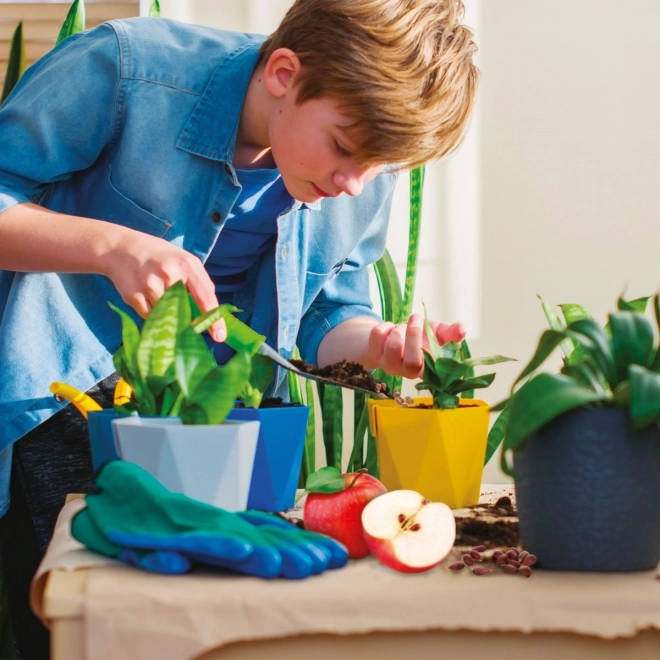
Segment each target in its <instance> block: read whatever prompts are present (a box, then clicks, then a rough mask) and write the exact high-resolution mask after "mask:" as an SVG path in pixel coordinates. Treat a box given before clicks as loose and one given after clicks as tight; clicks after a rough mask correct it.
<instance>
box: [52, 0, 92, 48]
mask: <svg viewBox="0 0 660 660" xmlns="http://www.w3.org/2000/svg"><path fill="white" fill-rule="evenodd" d="M84 29H85V0H74V1H73V3H72V5H71V7H69V11H68V13H67V15H66V18H65V19H64V23H63V24H62V28H61V29H60V33H59V35H58V36H57V41H56V42H55V45H56V46H59V44H60V43H62V42H63V41H64V40H65V39H66V38H67V37H70V36H72V35H74V34H78V32H82V31H83V30H84Z"/></svg>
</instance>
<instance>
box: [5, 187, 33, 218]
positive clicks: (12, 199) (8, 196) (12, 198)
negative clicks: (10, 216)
mask: <svg viewBox="0 0 660 660" xmlns="http://www.w3.org/2000/svg"><path fill="white" fill-rule="evenodd" d="M29 201H30V198H29V197H26V196H25V195H21V194H20V193H17V192H16V191H14V190H10V189H9V188H4V187H3V186H0V213H2V212H3V211H5V210H6V209H8V208H10V207H12V206H16V204H24V203H25V202H29Z"/></svg>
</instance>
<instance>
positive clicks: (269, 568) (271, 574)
mask: <svg viewBox="0 0 660 660" xmlns="http://www.w3.org/2000/svg"><path fill="white" fill-rule="evenodd" d="M186 554H187V556H188V557H190V559H193V560H194V561H198V562H200V563H201V564H206V565H207V566H217V567H219V568H227V569H229V570H231V571H236V572H237V573H242V574H243V575H253V576H255V577H260V578H275V577H277V576H278V575H279V574H280V571H281V570H282V555H281V554H280V553H279V552H278V551H277V550H276V549H275V548H271V547H268V546H260V547H257V548H255V550H254V552H253V553H252V554H251V555H250V556H249V557H248V558H247V559H244V560H242V561H235V560H232V559H223V558H221V557H218V556H215V555H209V554H204V553H199V552H190V553H186Z"/></svg>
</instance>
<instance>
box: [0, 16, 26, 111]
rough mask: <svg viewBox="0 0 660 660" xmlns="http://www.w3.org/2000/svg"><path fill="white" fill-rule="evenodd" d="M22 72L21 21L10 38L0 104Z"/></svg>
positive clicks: (22, 41)
mask: <svg viewBox="0 0 660 660" xmlns="http://www.w3.org/2000/svg"><path fill="white" fill-rule="evenodd" d="M24 71H25V40H24V39H23V21H21V22H20V23H19V24H18V25H17V26H16V29H15V30H14V34H13V36H12V38H11V45H10V46H9V61H8V62H7V73H6V74H5V85H4V87H3V88H2V98H0V103H4V101H5V99H6V98H7V97H8V96H9V94H10V93H11V90H12V89H14V87H15V86H16V83H17V82H18V80H19V78H20V77H21V76H22V75H23V73H24Z"/></svg>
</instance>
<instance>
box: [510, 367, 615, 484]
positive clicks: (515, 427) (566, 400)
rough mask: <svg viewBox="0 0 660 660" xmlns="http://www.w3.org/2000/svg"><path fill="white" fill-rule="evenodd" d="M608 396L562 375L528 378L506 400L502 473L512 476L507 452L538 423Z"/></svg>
mask: <svg viewBox="0 0 660 660" xmlns="http://www.w3.org/2000/svg"><path fill="white" fill-rule="evenodd" d="M610 397H611V395H602V394H598V393H596V392H594V391H593V390H591V389H589V388H587V387H583V386H582V385H579V384H578V383H576V382H575V381H574V380H573V379H572V378H569V377H568V376H565V375H564V374H546V373H542V374H539V375H537V376H536V377H534V378H532V379H531V380H530V381H528V382H527V383H525V384H524V385H523V386H522V387H521V388H520V389H519V390H518V391H517V392H516V393H515V394H514V395H513V396H512V397H511V399H510V400H509V404H508V407H509V420H508V423H507V425H506V433H505V436H504V449H503V452H502V469H503V470H504V472H505V473H506V474H508V475H512V467H511V465H510V462H509V455H510V452H511V451H518V450H520V448H521V447H522V445H523V443H524V442H525V441H526V440H527V439H528V438H529V437H530V436H531V435H532V434H533V433H535V432H536V431H538V430H539V429H540V428H541V427H542V426H544V425H545V424H547V423H548V422H550V421H551V420H553V419H555V418H556V417H559V415H561V414H562V413H565V412H567V411H569V410H573V409H574V408H580V407H582V406H586V405H588V404H590V403H601V402H603V401H606V400H608V399H609V398H610Z"/></svg>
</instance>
